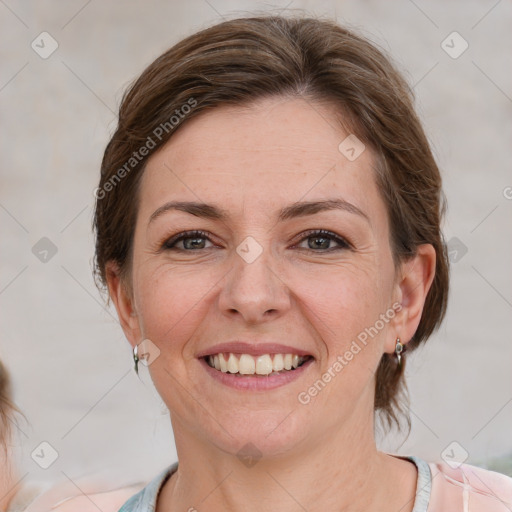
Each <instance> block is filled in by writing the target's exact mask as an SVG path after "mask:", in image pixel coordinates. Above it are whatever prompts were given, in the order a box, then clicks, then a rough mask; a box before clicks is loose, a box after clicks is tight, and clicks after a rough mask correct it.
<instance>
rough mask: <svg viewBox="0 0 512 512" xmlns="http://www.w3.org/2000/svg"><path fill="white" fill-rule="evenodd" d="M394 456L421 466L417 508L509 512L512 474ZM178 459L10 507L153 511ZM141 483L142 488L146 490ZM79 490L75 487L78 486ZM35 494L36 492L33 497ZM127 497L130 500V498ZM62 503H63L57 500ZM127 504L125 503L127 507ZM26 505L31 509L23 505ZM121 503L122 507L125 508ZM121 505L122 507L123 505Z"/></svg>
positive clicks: (422, 511) (58, 511)
mask: <svg viewBox="0 0 512 512" xmlns="http://www.w3.org/2000/svg"><path fill="white" fill-rule="evenodd" d="M394 457H399V458H404V459H409V460H411V461H413V462H414V464H415V465H416V467H417V469H418V479H417V483H416V496H415V498H414V508H413V512H511V511H512V478H511V477H508V476H505V475H502V474H501V473H496V472H494V471H489V470H487V469H483V468H479V467H476V466H471V465H469V464H461V465H458V464H455V463H453V462H452V463H451V465H452V466H454V467H451V465H449V464H448V463H445V462H426V461H424V460H423V459H421V458H420V457H417V456H413V455H410V456H399V455H394ZM177 468H178V463H177V462H175V463H174V464H172V465H171V466H170V467H167V468H165V470H163V471H162V472H160V473H159V474H158V475H157V476H156V477H155V478H154V479H153V480H152V481H151V482H149V483H148V484H147V485H146V486H145V487H143V485H144V484H136V485H135V486H133V487H126V488H123V489H117V490H114V491H110V492H103V493H96V494H94V493H89V492H87V491H88V489H87V488H84V487H81V489H82V491H84V489H85V492H86V495H85V496H84V495H78V496H74V497H69V498H67V499H65V500H62V494H63V493H62V489H61V490H60V491H61V492H57V490H58V489H52V490H51V491H50V492H46V493H43V494H42V495H41V496H39V499H36V500H35V501H33V502H32V500H31V499H30V500H28V501H30V502H31V504H30V505H28V503H23V504H22V503H17V504H16V505H17V506H16V505H15V504H14V503H13V504H12V505H13V506H12V507H9V509H8V510H9V511H10V510H12V511H20V510H24V511H25V512H49V511H51V512H78V511H79V512H98V509H101V510H102V512H117V511H119V512H153V511H154V510H155V508H156V501H157V498H158V494H159V491H160V489H161V488H162V486H163V484H164V483H165V482H166V480H167V479H168V478H169V477H170V476H171V475H172V474H173V473H174V472H175V471H176V470H177ZM142 487H143V488H142ZM75 493H76V490H75ZM32 498H33V496H32ZM126 500H128V501H126ZM57 502H60V503H57ZM123 503H124V505H123ZM26 505H28V508H25V506H26ZM121 505H122V506H121ZM120 507H121V508H120Z"/></svg>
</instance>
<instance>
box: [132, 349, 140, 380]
mask: <svg viewBox="0 0 512 512" xmlns="http://www.w3.org/2000/svg"><path fill="white" fill-rule="evenodd" d="M133 361H134V363H135V373H136V374H137V375H139V346H138V345H135V346H134V347H133Z"/></svg>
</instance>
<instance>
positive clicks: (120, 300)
mask: <svg viewBox="0 0 512 512" xmlns="http://www.w3.org/2000/svg"><path fill="white" fill-rule="evenodd" d="M120 276H121V273H120V270H119V265H118V264H117V263H115V262H114V261H109V262H108V263H107V264H106V278H107V285H108V292H109V295H110V298H111V299H112V301H113V302H114V305H115V307H116V310H117V316H118V318H119V323H120V324H121V327H122V328H123V331H124V334H125V336H126V338H127V339H128V341H129V342H130V344H131V345H132V347H134V346H135V345H137V343H139V342H140V340H141V339H142V338H141V329H140V324H139V318H138V316H137V312H136V310H135V308H134V303H133V295H132V293H131V291H130V290H128V289H127V287H126V285H125V283H123V281H122V279H121V277H120Z"/></svg>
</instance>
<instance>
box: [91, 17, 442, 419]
mask: <svg viewBox="0 0 512 512" xmlns="http://www.w3.org/2000/svg"><path fill="white" fill-rule="evenodd" d="M269 96H299V97H302V98H304V99H308V100H312V101H316V102H323V103H328V104H330V105H334V106H335V108H336V111H337V112H339V113H340V114H341V116H342V119H341V120H340V121H341V122H343V124H344V126H343V127H344V128H345V129H347V128H348V129H349V133H354V134H355V135H356V136H357V137H358V138H359V139H360V140H362V141H363V143H364V144H366V145H368V146H369V147H371V148H372V149H373V152H374V154H375V160H376V179H377V183H378V185H379V189H380V190H381V193H382V197H383V199H384V202H385V204H386V206H387V210H388V215H389V225H390V231H391V233H390V244H391V247H392V251H393V256H394V259H395V264H396V265H398V264H399V263H400V262H402V261H404V260H405V259H406V258H408V257H410V256H412V255H414V253H415V250H416V248H417V247H418V245H420V244H423V243H429V244H432V245H433V246H434V248H435V251H436V256H437V259H436V274H435V278H434V281H433V284H432V286H431V289H430V290H429V293H428V295H427V298H426V303H425V307H424V311H423V315H422V318H421V321H420V324H419V326H418V329H417V331H416V333H415V334H414V336H413V338H412V339H411V340H410V342H409V344H408V351H410V350H414V349H415V348H416V347H417V346H418V344H419V343H420V342H422V341H424V340H426V339H427V338H428V337H429V335H430V334H431V333H432V332H433V331H434V330H435V329H436V328H437V327H438V326H439V324H440V323H441V321H442V319H443V316H444V314H445V311H446V304H447V296H448V280H449V279H448V277H449V266H448V259H447V253H446V247H445V244H444V240H443V236H442V233H441V230H440V224H441V219H442V216H443V214H444V209H445V202H444V195H443V192H442V189H441V177H440V173H439V170H438V167H437V165H436V162H435V160H434V157H433V155H432V152H431V149H430V147H429V143H428V141H427V138H426V136H425V133H424V131H423V128H422V126H421V123H420V121H419V119H418V117H417V115H416V113H415V110H414V106H413V99H414V97H413V93H412V90H411V89H410V88H409V87H408V85H407V83H406V82H405V81H404V79H403V78H402V76H401V75H400V73H399V72H398V71H397V70H396V69H395V67H394V66H393V64H391V62H390V59H389V57H387V56H385V55H384V53H383V52H382V51H381V50H379V49H377V48H376V46H375V45H374V44H372V43H370V42H369V41H367V40H366V39H364V38H363V37H361V36H358V35H356V34H354V33H353V32H351V31H349V30H347V29H346V28H343V27H341V26H339V25H337V24H336V23H334V22H332V21H326V20H320V19H313V18H301V17H290V18H287V17H282V16H261V17H248V18H240V19H235V20H230V21H225V22H222V23H220V24H217V25H215V26H213V27H210V28H207V29H205V30H202V31H200V32H197V33H195V34H193V35H191V36H189V37H187V38H186V39H184V40H182V41H181V42H179V43H178V44H176V45H175V46H173V47H172V48H170V49H169V50H168V51H166V52H165V53H164V54H163V55H161V56H160V57H158V58H157V59H156V60H155V61H154V62H153V63H152V64H150V65H149V66H148V68H147V69H146V70H145V71H144V72H143V73H142V74H141V75H140V77H139V78H138V79H137V80H136V81H135V82H134V83H133V84H132V85H131V86H130V88H129V89H128V90H127V92H126V93H125V95H124V97H123V100H122V103H121V106H120V109H119V123H118V127H117V130H116V132H115V133H114V135H113V136H112V138H111V140H110V142H109V143H108V145H107V147H106V150H105V153H104V156H103V161H102V165H101V179H100V183H99V187H98V189H96V197H97V200H96V210H95V218H94V228H95V230H96V237H97V238H96V260H95V277H96V279H97V284H98V287H99V288H100V289H101V288H102V289H103V290H105V288H106V263H107V262H108V261H115V262H116V263H117V264H118V265H119V267H120V270H121V276H122V278H123V282H124V283H125V284H126V286H127V287H128V288H129V287H130V282H129V281H130V279H129V277H130V270H131V253H132V241H133V232H134V226H135V221H136V217H137V208H138V195H137V190H138V183H139V181H140V177H141V175H142V173H143V171H144V166H145V163H146V162H147V160H148V158H149V157H150V156H151V154H154V152H155V151H156V150H158V148H160V147H161V146H162V145H164V144H165V143H166V142H167V141H168V140H169V139H170V138H171V136H172V134H173V133H175V132H176V130H177V129H179V126H181V125H183V123H185V122H187V121H188V120H190V119H191V118H193V117H194V116H196V115H198V114H199V113H200V112H204V111H206V110H207V109H212V108H215V107H217V106H222V105H239V106H248V105H249V104H250V103H252V102H254V101H255V100H257V99H261V98H265V97H269ZM185 107H187V108H185ZM144 148H146V149H144ZM148 149H149V151H148ZM405 341H408V340H405ZM375 385H376V388H375V411H376V412H381V413H382V415H383V417H384V419H385V420H386V423H387V426H388V428H391V427H392V425H393V424H396V426H397V427H398V428H399V429H400V427H401V426H400V416H404V417H406V419H407V423H408V426H409V429H410V418H409V415H408V413H407V403H406V402H407V396H406V395H407V388H406V385H405V382H404V379H403V365H402V369H400V367H399V366H398V365H397V363H396V361H395V359H394V357H393V356H392V355H390V354H387V353H384V354H383V356H382V359H381V361H380V364H379V367H378V370H377V374H376V384H375ZM402 397H404V398H405V399H406V400H405V401H402V400H401V398H402Z"/></svg>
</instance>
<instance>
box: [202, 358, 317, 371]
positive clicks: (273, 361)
mask: <svg viewBox="0 0 512 512" xmlns="http://www.w3.org/2000/svg"><path fill="white" fill-rule="evenodd" d="M202 359H204V360H205V361H206V363H207V364H208V366H210V367H211V368H214V369H215V370H218V371H220V372H222V373H232V374H238V375H240V376H245V375H248V376H251V375H256V376H269V375H280V374H281V373H286V372H289V371H294V370H296V369H297V368H299V367H300V366H302V365H303V364H304V363H305V362H306V361H309V360H310V359H313V357H312V356H299V355H297V354H262V355H260V356H252V355H250V354H234V353H232V352H231V353H219V354H211V355H208V356H204V357H203V358H202Z"/></svg>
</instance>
